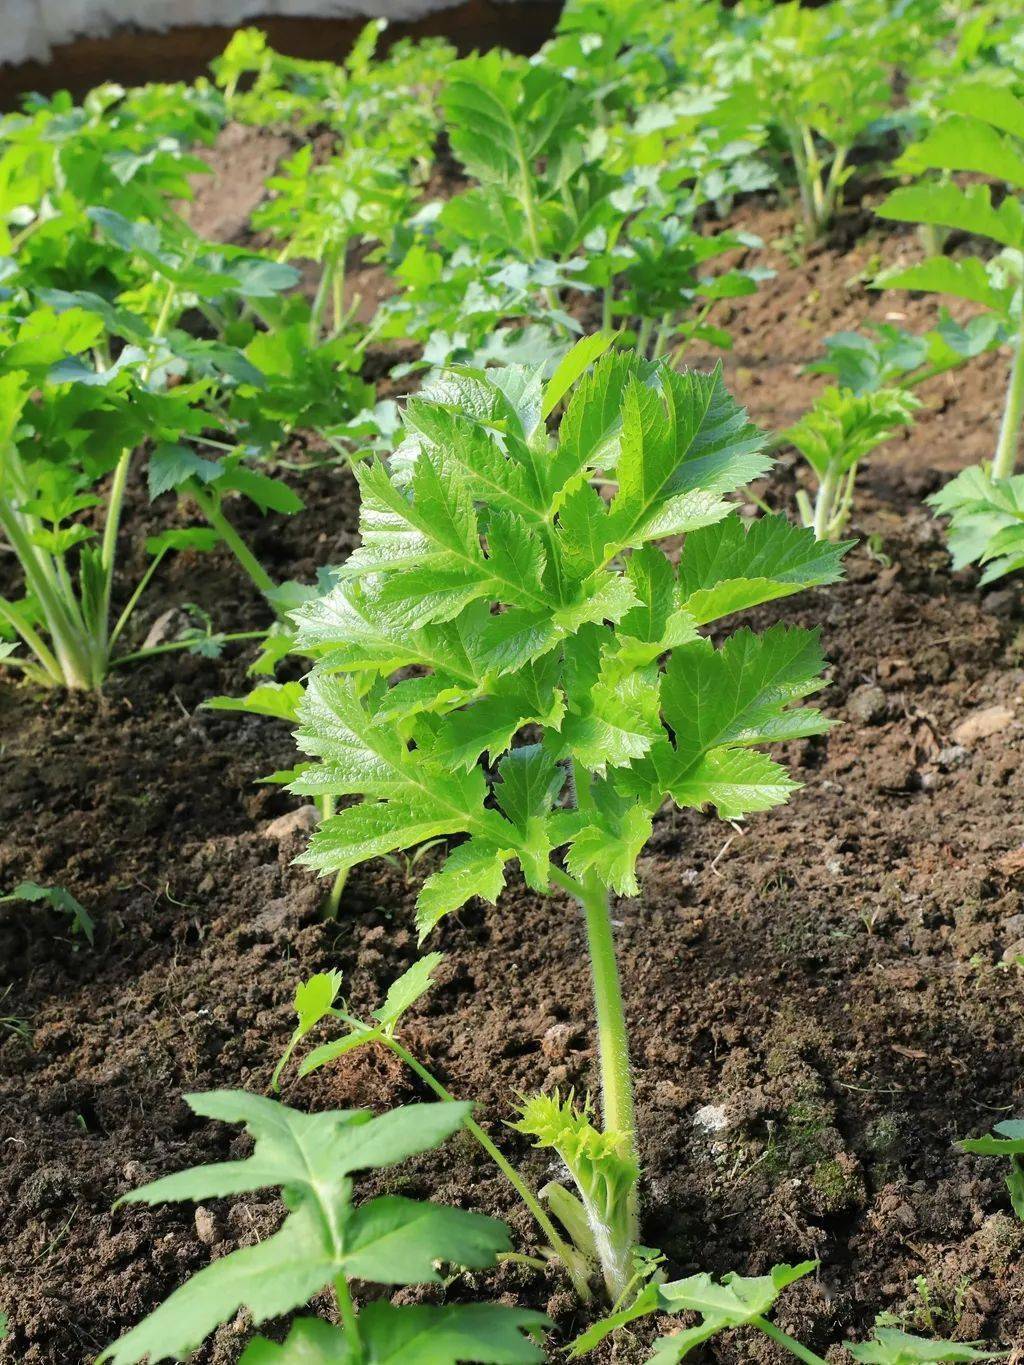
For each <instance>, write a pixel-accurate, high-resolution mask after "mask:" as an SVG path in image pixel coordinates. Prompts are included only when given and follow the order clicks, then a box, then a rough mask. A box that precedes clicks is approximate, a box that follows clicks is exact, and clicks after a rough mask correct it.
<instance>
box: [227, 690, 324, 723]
mask: <svg viewBox="0 0 1024 1365" xmlns="http://www.w3.org/2000/svg"><path fill="white" fill-rule="evenodd" d="M303 696H304V692H303V687H302V684H301V683H297V682H286V683H277V682H268V683H260V685H259V686H258V687H254V688H253V689H252V691H251V692H247V693H246V695H245V696H244V697H208V698H207V700H206V701H204V702H203V706H204V707H206V708H207V709H208V710H210V711H243V712H245V714H246V715H249V716H272V717H273V718H274V719H275V720H287V721H290V722H292V723H293V724H298V720H299V708H300V705H301V703H302V699H303Z"/></svg>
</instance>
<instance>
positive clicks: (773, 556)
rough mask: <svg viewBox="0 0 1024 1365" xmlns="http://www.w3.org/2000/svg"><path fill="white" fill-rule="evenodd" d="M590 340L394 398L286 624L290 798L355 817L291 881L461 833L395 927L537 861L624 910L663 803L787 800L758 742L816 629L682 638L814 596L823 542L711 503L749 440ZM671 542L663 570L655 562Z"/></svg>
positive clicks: (760, 804) (789, 722)
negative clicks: (311, 582) (556, 355)
mask: <svg viewBox="0 0 1024 1365" xmlns="http://www.w3.org/2000/svg"><path fill="white" fill-rule="evenodd" d="M602 345H607V339H605V340H604V341H602V340H601V339H600V338H598V339H596V341H594V340H592V341H590V342H583V343H580V345H579V347H577V348H576V350H575V351H574V352H572V353H571V354H570V356H569V357H567V358H566V361H565V362H564V363H563V365H562V366H561V367H560V369H559V370H558V371H556V373H555V375H554V376H553V377H552V378H551V379H550V380H549V381H547V383H545V381H544V379H543V377H542V372H541V371H540V370H538V369H520V368H510V369H507V370H491V371H489V372H487V373H486V374H484V373H481V372H475V371H455V372H452V373H449V374H447V375H445V376H444V377H443V378H442V379H441V380H440V381H438V383H437V384H435V385H433V386H431V387H429V388H428V389H427V390H425V391H424V392H423V393H422V394H421V395H420V396H418V397H416V398H415V399H411V400H410V401H409V403H408V404H407V407H406V412H405V429H406V440H405V441H404V443H403V444H402V445H401V446H400V447H399V449H398V450H397V452H396V454H395V455H394V456H393V458H392V459H391V461H389V464H388V465H387V466H384V465H382V464H371V465H367V466H363V467H362V468H361V469H360V471H359V482H360V491H361V494H362V506H361V535H362V545H361V547H360V549H359V550H357V551H356V552H355V553H354V554H353V555H352V556H351V557H350V559H349V560H348V561H347V562H346V564H345V565H344V566H343V567H342V569H341V570H340V572H339V577H338V581H337V585H336V586H335V587H334V588H333V589H332V590H331V591H330V592H329V593H327V594H326V595H325V596H323V597H321V598H320V599H318V600H317V601H315V602H312V603H310V604H309V605H307V606H305V607H302V608H300V609H299V610H298V611H296V612H295V613H294V620H295V623H296V627H297V636H296V638H297V645H298V648H300V649H302V650H304V651H306V652H309V653H313V654H314V655H315V656H316V657H317V659H318V663H317V665H316V667H315V668H314V670H313V673H312V674H311V676H310V678H309V680H308V683H307V685H306V696H305V699H304V701H303V704H302V706H301V708H300V717H301V721H302V724H301V728H300V730H299V734H298V741H299V744H300V747H301V748H302V749H303V750H304V751H305V752H306V753H307V754H308V755H309V756H310V757H311V758H312V759H313V760H314V762H313V764H312V766H310V767H309V768H307V769H306V770H305V771H304V772H303V774H302V776H301V777H300V778H299V779H298V780H297V782H296V783H295V784H294V785H293V790H295V791H298V792H300V793H303V794H307V795H319V794H322V793H325V792H329V793H331V794H333V795H334V796H336V797H352V796H357V797H361V798H363V799H362V801H361V802H359V803H357V804H355V805H351V806H349V807H348V808H346V809H345V810H342V811H341V812H340V813H339V814H338V815H336V816H335V817H334V818H333V819H331V820H328V821H326V822H325V823H324V825H323V826H322V827H321V828H320V830H319V831H318V832H317V833H316V834H315V835H314V838H313V841H312V843H311V846H310V849H309V851H308V852H307V853H306V854H305V855H303V861H304V862H306V863H307V864H308V865H310V866H312V867H315V868H318V869H319V870H321V871H324V872H328V871H336V870H338V869H339V868H346V867H350V866H353V865H354V864H356V863H358V862H360V861H363V860H364V859H367V858H372V857H376V856H381V855H383V854H387V853H391V852H393V851H394V850H396V849H400V848H407V847H411V846H414V845H415V844H417V843H420V842H422V841H425V840H427V839H435V838H438V837H439V836H463V838H462V842H460V843H458V844H457V846H455V847H454V848H453V849H452V851H451V852H450V854H449V856H448V859H447V860H446V862H445V863H444V865H443V867H442V868H441V869H440V870H439V871H438V872H436V873H434V874H433V875H432V876H431V877H429V878H428V880H427V881H426V883H425V884H424V886H423V889H422V891H421V893H420V897H419V900H418V924H419V928H420V931H421V934H426V933H427V932H429V930H430V929H431V928H432V926H433V925H434V924H436V923H437V921H438V920H439V919H441V918H442V917H443V916H444V915H445V914H448V913H450V912H451V911H453V910H456V909H458V908H459V906H461V905H463V904H465V903H466V901H467V900H469V899H470V898H471V897H473V896H480V897H482V898H483V899H485V900H488V901H491V902H493V901H495V900H496V899H497V897H498V895H499V894H500V892H501V889H502V887H503V885H504V882H505V876H506V871H505V869H506V865H507V864H508V863H509V862H511V861H513V860H515V861H518V863H519V865H520V868H521V870H522V872H523V875H524V876H525V878H526V880H527V882H528V884H530V885H531V886H534V887H536V888H537V889H540V890H545V889H546V888H547V886H548V882H549V877H550V863H551V858H552V855H553V854H554V853H555V851H556V850H559V849H561V850H563V851H564V855H565V860H566V866H567V868H568V870H569V872H570V873H571V874H572V875H573V876H575V877H579V876H586V875H588V874H590V873H593V874H594V875H595V876H597V877H598V879H599V880H600V881H601V882H602V884H604V885H606V886H608V887H611V888H612V889H614V890H615V891H618V892H620V893H622V894H633V893H635V891H636V889H637V882H636V874H635V864H636V859H637V857H638V855H639V853H640V850H641V849H642V847H643V845H644V844H645V842H646V841H647V839H648V837H649V835H650V832H651V821H652V818H653V816H654V814H655V813H656V811H657V810H658V808H659V807H660V806H661V804H662V802H663V801H664V799H665V798H666V796H671V797H672V798H673V799H674V800H675V801H676V802H677V803H678V804H680V805H683V806H690V807H693V808H696V809H699V808H702V807H704V806H706V805H709V804H710V805H714V806H715V807H716V808H717V809H718V811H719V813H720V814H721V815H723V816H725V817H729V818H735V817H738V816H741V815H743V814H746V813H749V812H752V811H756V810H764V809H767V808H768V807H770V806H772V805H774V804H776V802H778V801H780V800H784V799H785V797H786V796H787V794H788V793H789V792H790V791H791V790H792V789H793V787H794V785H795V784H794V783H793V781H792V779H790V778H789V776H788V775H787V774H786V773H785V771H784V769H783V768H782V767H781V766H780V765H779V764H778V763H776V762H775V761H774V760H772V759H769V758H768V757H767V756H765V755H763V754H761V753H759V752H758V751H757V749H756V746H757V745H759V744H763V743H765V742H771V741H775V740H781V739H789V738H796V737H797V736H800V735H807V734H813V733H817V732H819V731H821V730H822V729H824V728H826V726H827V722H825V721H824V720H823V719H822V717H821V716H820V715H819V713H818V712H816V711H813V710H808V709H794V710H791V709H790V706H791V704H792V703H793V702H795V701H797V700H799V699H801V698H803V697H804V696H806V695H807V694H808V693H810V692H812V691H814V690H815V689H816V688H817V687H818V686H819V685H820V683H819V676H818V675H819V672H820V669H821V665H822V660H821V655H820V651H819V647H818V643H817V636H816V633H815V632H811V631H803V630H794V629H787V628H785V627H775V628H773V629H771V630H769V631H768V632H766V633H765V634H764V635H762V636H757V635H754V634H753V633H751V632H750V631H746V630H743V631H739V632H737V633H736V634H734V635H732V636H730V637H728V638H726V639H725V640H724V642H723V643H722V644H721V645H720V646H719V647H717V648H716V647H715V646H713V645H712V644H711V642H710V641H709V640H708V639H707V638H705V637H702V636H701V635H700V630H699V628H700V627H702V626H705V625H707V624H709V623H711V622H713V621H716V620H718V619H720V618H721V617H723V616H725V615H728V614H731V613H732V612H734V611H737V610H741V609H743V608H745V607H749V606H753V605H755V604H756V603H758V602H764V601H769V600H772V599H773V598H777V597H782V596H786V595H788V594H790V593H792V592H796V591H799V590H800V589H801V588H804V587H807V586H810V585H812V584H816V583H825V582H831V581H834V580H835V578H836V577H837V576H838V574H839V561H840V558H841V555H842V553H843V550H842V548H834V547H823V546H819V545H815V543H814V540H813V537H812V536H811V535H810V534H809V533H808V532H804V531H800V530H797V529H795V528H793V527H791V526H790V525H788V524H787V523H786V522H785V520H784V519H783V518H766V519H763V520H761V521H759V522H757V523H755V524H754V525H753V526H752V527H751V528H750V529H749V530H747V529H744V527H743V525H742V524H741V522H740V521H739V519H738V518H737V517H736V515H735V505H734V504H732V503H730V502H729V501H728V500H727V497H726V496H725V495H726V494H727V493H728V492H729V491H730V490H731V489H734V488H736V487H738V486H741V485H742V484H744V483H746V482H748V481H749V480H750V479H752V478H755V477H757V476H758V474H760V473H761V472H763V471H764V469H765V468H766V467H767V465H766V461H765V459H764V457H763V455H762V454H761V447H762V444H763V437H762V436H761V434H760V433H758V432H757V431H756V430H755V429H754V428H753V427H752V426H751V425H750V424H749V423H748V422H747V421H746V418H745V415H744V413H743V412H742V410H741V409H740V408H739V407H738V406H737V405H736V404H735V403H734V402H733V400H732V399H731V398H730V397H729V395H728V394H727V392H726V390H725V388H724V386H723V384H722V379H721V375H720V373H718V372H715V373H713V374H710V375H701V374H696V373H689V372H687V373H683V374H678V373H676V372H674V371H672V370H670V369H669V368H668V367H666V366H655V365H652V364H650V363H649V362H646V361H643V360H641V359H640V358H638V357H637V356H635V355H633V354H630V353H621V352H609V353H607V354H606V355H605V356H604V357H603V358H602V359H600V360H599V361H598V362H597V363H596V364H595V365H593V367H592V368H591V369H589V372H588V364H589V362H591V361H592V358H593V356H594V355H595V353H596V351H597V350H598V349H599V348H600V346H602ZM570 390H572V392H570ZM562 402H565V409H564V413H563V415H562V418H561V422H560V426H559V428H558V432H557V436H556V437H552V436H551V435H550V434H549V432H548V428H547V422H546V418H547V417H548V416H549V415H550V414H551V413H552V412H553V411H554V409H555V408H556V406H557V405H559V404H560V403H562ZM679 536H685V537H686V539H685V541H684V543H683V547H682V550H681V552H680V553H679V555H678V561H677V562H673V559H671V558H670V557H669V556H668V555H667V554H666V553H665V551H664V549H662V548H661V544H664V543H665V542H667V541H669V540H670V539H671V538H677V537H679ZM584 785H586V787H587V790H586V792H585V793H584V792H583V791H582V788H583V786H584ZM574 794H575V795H576V796H577V797H582V799H579V800H578V801H574V800H573V799H572V798H573V795H574Z"/></svg>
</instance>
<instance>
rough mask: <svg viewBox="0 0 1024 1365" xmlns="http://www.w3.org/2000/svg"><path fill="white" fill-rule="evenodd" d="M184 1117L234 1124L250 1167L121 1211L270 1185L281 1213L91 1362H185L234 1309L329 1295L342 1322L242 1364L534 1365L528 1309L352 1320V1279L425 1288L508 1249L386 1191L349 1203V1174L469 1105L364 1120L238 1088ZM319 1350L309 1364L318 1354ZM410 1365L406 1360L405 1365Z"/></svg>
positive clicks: (189, 1183)
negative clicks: (488, 1364)
mask: <svg viewBox="0 0 1024 1365" xmlns="http://www.w3.org/2000/svg"><path fill="white" fill-rule="evenodd" d="M185 1100H186V1102H187V1103H188V1105H189V1107H190V1108H191V1109H192V1110H193V1112H194V1113H196V1114H201V1115H203V1116H204V1117H206V1118H214V1119H220V1120H222V1121H223V1122H225V1123H244V1124H245V1126H246V1129H247V1131H248V1132H249V1133H250V1134H251V1135H252V1137H253V1138H254V1139H255V1146H254V1149H253V1153H252V1155H251V1156H250V1157H248V1158H246V1159H245V1160H242V1161H224V1162H220V1163H218V1164H215V1165H210V1166H197V1167H194V1168H193V1169H191V1170H186V1171H179V1172H178V1173H177V1174H176V1175H170V1176H165V1177H164V1178H163V1179H161V1180H154V1181H153V1182H152V1183H151V1184H149V1185H144V1186H142V1188H141V1189H138V1190H134V1191H132V1192H131V1193H130V1194H127V1195H125V1196H124V1197H123V1198H122V1199H121V1200H119V1201H118V1203H119V1204H125V1203H144V1204H159V1203H163V1202H165V1201H167V1200H173V1201H177V1200H194V1201H198V1200H205V1199H211V1198H223V1197H225V1196H227V1195H232V1194H244V1193H247V1192H249V1191H251V1190H262V1189H266V1188H268V1187H269V1186H280V1187H281V1194H282V1199H283V1201H284V1203H285V1206H286V1208H287V1210H288V1212H287V1214H286V1216H285V1219H284V1222H283V1223H282V1224H281V1226H280V1228H279V1229H278V1231H277V1232H275V1233H273V1234H272V1235H271V1236H269V1237H265V1238H264V1239H263V1240H262V1241H259V1242H256V1243H255V1244H254V1245H253V1246H248V1247H243V1248H241V1249H240V1250H238V1251H233V1252H231V1253H230V1254H229V1255H227V1256H223V1257H221V1258H220V1259H219V1260H217V1261H214V1262H213V1263H212V1264H211V1265H209V1266H207V1267H206V1268H205V1269H204V1270H200V1271H199V1273H198V1274H196V1275H194V1276H193V1277H192V1279H191V1280H189V1281H188V1283H187V1284H184V1285H182V1287H181V1288H180V1289H176V1290H175V1291H174V1293H173V1294H171V1296H170V1297H169V1298H168V1299H166V1300H165V1302H164V1303H162V1304H161V1305H160V1307H159V1308H157V1309H156V1310H155V1311H154V1312H152V1313H150V1315H149V1317H147V1318H145V1319H144V1320H143V1321H142V1322H141V1323H139V1325H138V1326H137V1327H134V1328H133V1329H132V1330H131V1331H130V1332H128V1333H127V1334H126V1335H125V1336H123V1337H121V1338H120V1340H118V1341H116V1342H115V1343H114V1344H113V1345H112V1346H108V1347H107V1349H106V1350H105V1351H104V1352H103V1353H102V1354H101V1355H100V1357H99V1360H98V1362H97V1365H103V1362H109V1365H136V1362H139V1361H142V1360H147V1361H148V1362H149V1365H157V1362H159V1361H161V1360H184V1359H185V1358H186V1357H187V1356H188V1355H189V1354H190V1353H191V1352H192V1351H194V1350H196V1349H197V1348H198V1347H199V1346H200V1345H201V1344H202V1342H203V1341H204V1340H205V1339H206V1337H208V1336H209V1335H210V1333H211V1332H212V1331H214V1329H215V1328H217V1327H219V1326H220V1324H221V1323H223V1322H227V1321H228V1320H229V1319H230V1318H233V1317H234V1316H235V1314H236V1313H237V1312H238V1311H239V1309H245V1310H247V1312H248V1314H249V1316H250V1318H251V1321H252V1322H253V1323H254V1324H255V1325H257V1326H258V1325H259V1324H260V1323H261V1322H266V1321H267V1319H268V1318H274V1317H279V1316H281V1315H282V1314H285V1313H289V1312H291V1311H292V1310H293V1309H296V1308H301V1307H303V1306H304V1305H305V1304H306V1303H307V1302H308V1301H309V1300H310V1299H311V1298H313V1297H314V1295H316V1294H319V1293H320V1292H321V1291H322V1290H323V1289H326V1288H328V1287H331V1288H333V1291H334V1297H335V1300H336V1305H337V1310H338V1314H339V1317H340V1319H341V1326H340V1328H339V1327H332V1326H330V1325H329V1324H327V1323H324V1322H321V1321H318V1320H315V1319H306V1318H302V1319H299V1321H298V1322H297V1323H296V1324H295V1325H294V1326H293V1327H292V1331H291V1335H290V1337H289V1339H288V1342H287V1343H286V1344H285V1346H284V1347H283V1348H282V1347H280V1346H277V1345H275V1344H274V1343H272V1342H268V1341H265V1340H263V1339H262V1338H260V1339H257V1340H256V1341H255V1342H253V1343H252V1344H251V1345H250V1346H249V1347H248V1348H247V1350H246V1352H245V1354H244V1356H243V1359H244V1360H245V1361H246V1362H247V1365H265V1363H266V1362H272V1361H281V1362H284V1361H290V1360H298V1359H300V1358H301V1359H310V1360H316V1359H323V1360H339V1361H345V1362H346V1365H372V1362H375V1361H379V1360H382V1359H384V1358H386V1357H387V1358H391V1359H395V1360H399V1359H403V1358H404V1357H403V1355H402V1352H403V1351H404V1350H412V1349H413V1347H414V1346H415V1347H416V1348H417V1349H419V1350H420V1351H421V1352H424V1351H426V1350H427V1349H428V1348H429V1351H430V1354H429V1357H428V1355H426V1354H421V1356H420V1358H421V1359H427V1358H429V1359H430V1360H431V1362H436V1365H458V1362H461V1361H480V1362H484V1361H495V1360H506V1361H508V1362H510V1365H519V1362H524V1365H525V1362H529V1361H539V1360H542V1359H543V1354H542V1352H541V1351H540V1350H539V1349H538V1348H537V1346H535V1345H534V1344H533V1342H532V1341H531V1340H530V1339H529V1335H523V1334H524V1333H526V1334H531V1333H536V1332H537V1331H539V1330H541V1329H543V1328H544V1327H545V1326H546V1319H545V1318H544V1317H543V1316H542V1315H541V1314H540V1313H533V1312H529V1311H525V1310H520V1309H516V1308H501V1307H498V1306H496V1305H491V1304H474V1305H468V1306H465V1307H462V1306H457V1305H446V1306H442V1307H425V1306H410V1307H396V1306H394V1305H393V1304H391V1303H389V1302H388V1301H387V1300H386V1299H378V1300H375V1301H373V1302H371V1303H370V1304H368V1305H367V1306H366V1307H365V1308H364V1309H363V1311H362V1312H359V1313H357V1312H356V1309H355V1305H354V1303H353V1298H352V1290H351V1286H350V1281H352V1280H354V1279H358V1280H364V1281H370V1282H375V1283H377V1284H381V1285H407V1284H437V1283H440V1282H441V1277H440V1275H439V1274H438V1270H437V1266H438V1264H439V1263H442V1262H445V1263H448V1264H450V1265H454V1266H462V1267H466V1268H469V1269H483V1268H485V1267H487V1266H491V1265H493V1264H494V1263H495V1260H496V1258H497V1257H498V1256H499V1255H500V1254H501V1253H503V1252H505V1251H507V1250H508V1249H509V1236H508V1230H507V1229H506V1228H505V1226H504V1224H503V1223H499V1222H498V1221H496V1220H495V1219H493V1218H486V1217H484V1216H483V1215H482V1214H478V1213H469V1212H466V1211H464V1210H462V1209H454V1208H446V1207H444V1206H443V1205H439V1204H428V1203H421V1202H419V1201H417V1200H413V1199H404V1198H401V1197H400V1196H398V1195H382V1196H380V1197H378V1198H376V1199H371V1200H369V1201H368V1202H366V1203H364V1204H359V1205H357V1204H355V1203H354V1202H353V1182H352V1179H351V1177H352V1175H353V1174H354V1173H355V1172H357V1171H366V1170H380V1169H382V1168H385V1167H388V1166H393V1165H395V1164H397V1163H398V1162H400V1161H404V1160H406V1158H408V1157H410V1156H415V1155H416V1154H417V1153H418V1152H426V1151H429V1150H430V1149H431V1148H432V1147H437V1146H438V1145H439V1144H440V1143H442V1142H443V1141H444V1140H445V1139H446V1138H448V1137H450V1136H451V1135H452V1133H454V1132H456V1131H457V1129H458V1128H460V1127H461V1126H462V1124H463V1123H464V1122H465V1121H466V1119H467V1118H468V1117H469V1113H470V1109H471V1108H472V1106H471V1105H468V1104H411V1105H407V1106H406V1107H404V1108H402V1109H393V1110H391V1111H390V1112H388V1113H384V1114H381V1115H379V1116H378V1117H376V1118H374V1117H373V1116H372V1115H371V1114H370V1113H369V1112H368V1111H367V1110H365V1109H343V1110H332V1111H330V1112H327V1113H320V1114H303V1113H300V1112H299V1111H298V1110H296V1109H289V1108H287V1107H286V1106H285V1105H283V1104H278V1103H277V1101H275V1100H270V1099H265V1098H263V1097H262V1096H259V1095H249V1094H246V1093H245V1092H244V1091H239V1090H214V1091H210V1092H209V1093H208V1094H204V1095H186V1096H185ZM318 1352H319V1354H317V1353H318ZM408 1358H411V1357H408Z"/></svg>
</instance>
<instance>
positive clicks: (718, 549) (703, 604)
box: [678, 516, 852, 624]
mask: <svg viewBox="0 0 1024 1365" xmlns="http://www.w3.org/2000/svg"><path fill="white" fill-rule="evenodd" d="M851 544H852V542H846V543H844V544H841V545H833V544H830V543H829V542H827V541H820V540H817V539H815V536H814V532H813V531H811V530H810V529H805V528H803V527H798V526H793V525H792V524H791V523H790V522H789V521H787V519H786V518H785V517H784V516H764V517H759V518H758V519H757V521H755V522H752V523H751V525H750V526H749V528H745V527H744V525H743V523H742V522H741V521H740V519H739V517H727V518H726V519H725V520H724V521H721V522H719V523H718V524H717V525H716V526H710V527H706V528H704V529H702V530H699V531H694V532H693V533H692V534H691V535H689V536H687V538H686V542H685V544H684V545H683V549H682V552H681V554H680V556H679V568H678V574H679V601H680V604H681V606H682V607H683V608H684V609H685V610H686V611H687V612H688V613H689V614H690V615H691V616H692V618H693V619H694V620H695V621H696V622H697V623H698V624H704V623H706V622H709V621H716V620H718V619H719V618H721V617H722V616H726V615H729V614H730V613H731V612H734V611H742V610H745V609H746V608H748V607H754V606H759V605H760V604H761V603H762V602H771V601H773V600H774V599H775V598H778V597H787V596H789V595H790V594H791V593H795V592H800V591H801V590H802V589H804V588H809V587H816V586H818V585H819V584H825V583H835V582H837V581H838V580H839V578H840V576H841V574H842V558H843V556H844V555H845V554H846V552H847V550H848V549H849V548H850V545H851Z"/></svg>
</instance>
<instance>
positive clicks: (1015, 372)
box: [992, 303, 1024, 479]
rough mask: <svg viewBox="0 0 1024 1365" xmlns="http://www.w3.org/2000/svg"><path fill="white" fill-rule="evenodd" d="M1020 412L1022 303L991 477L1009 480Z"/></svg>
mask: <svg viewBox="0 0 1024 1365" xmlns="http://www.w3.org/2000/svg"><path fill="white" fill-rule="evenodd" d="M1022 411H1024V303H1022V306H1021V321H1020V327H1019V330H1018V333H1017V345H1016V348H1015V350H1014V353H1013V364H1012V365H1011V367H1010V380H1009V384H1008V386H1007V390H1006V405H1005V407H1004V408H1003V421H1002V426H1001V427H1000V429H999V444H998V445H997V446H996V454H995V459H994V460H993V461H992V477H993V478H994V479H1008V478H1009V477H1010V475H1011V474H1012V473H1013V470H1014V466H1015V465H1016V463H1017V442H1018V438H1019V435H1020V421H1021V413H1022Z"/></svg>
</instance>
